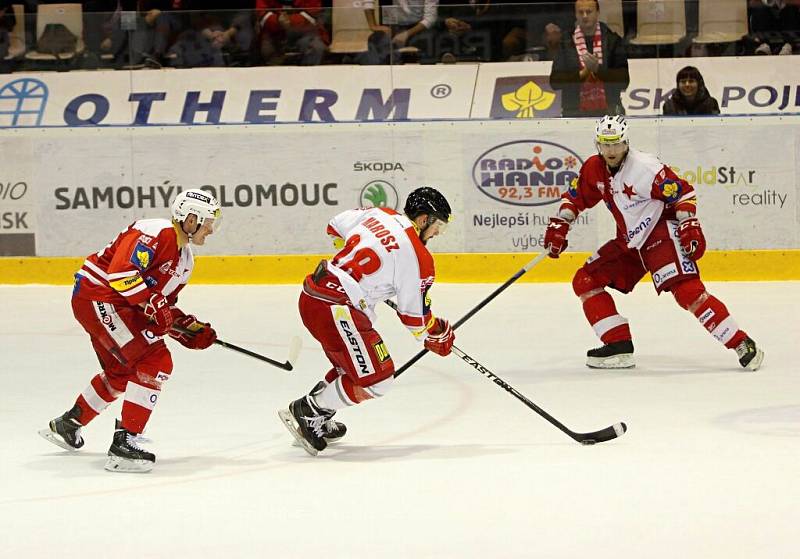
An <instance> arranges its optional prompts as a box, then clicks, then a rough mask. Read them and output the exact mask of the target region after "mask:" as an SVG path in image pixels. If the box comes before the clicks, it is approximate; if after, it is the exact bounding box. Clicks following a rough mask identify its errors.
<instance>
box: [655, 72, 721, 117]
mask: <svg viewBox="0 0 800 559" xmlns="http://www.w3.org/2000/svg"><path fill="white" fill-rule="evenodd" d="M663 112H664V114H665V115H718V114H719V104H718V103H717V100H716V99H714V98H713V97H711V94H709V93H708V90H707V89H706V84H705V82H704V81H703V76H702V75H701V74H700V70H698V69H697V68H695V67H694V66H686V67H685V68H681V70H680V71H679V72H678V76H677V78H676V87H675V91H673V92H672V96H670V98H669V99H667V100H666V101H664V107H663Z"/></svg>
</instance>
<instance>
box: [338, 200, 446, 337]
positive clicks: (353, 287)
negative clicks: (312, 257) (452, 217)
mask: <svg viewBox="0 0 800 559" xmlns="http://www.w3.org/2000/svg"><path fill="white" fill-rule="evenodd" d="M329 225H330V227H331V228H332V229H333V230H334V231H335V232H336V233H337V234H338V235H339V236H341V237H343V238H344V239H345V246H344V248H343V249H342V250H341V251H340V252H339V253H338V254H337V255H336V257H335V258H334V259H333V261H332V262H331V267H330V268H331V271H332V272H333V273H334V274H336V276H337V277H338V278H339V280H340V281H341V283H342V287H344V289H345V291H346V292H347V295H348V298H349V299H350V301H351V302H352V303H353V305H354V306H356V307H357V308H360V309H361V310H362V311H364V312H365V313H366V314H367V316H369V317H370V320H373V321H374V320H375V318H376V315H375V312H374V309H375V305H377V304H379V303H382V302H383V301H384V300H386V299H389V298H392V297H397V305H398V313H399V314H401V317H402V316H409V317H412V318H414V319H415V320H412V322H414V323H415V324H414V327H415V329H418V328H419V323H421V322H424V321H423V317H424V315H425V313H426V308H425V301H424V299H425V292H426V290H427V287H428V286H430V284H432V283H433V265H432V262H433V260H432V258H431V256H430V253H429V252H428V251H427V249H426V248H425V247H424V246H423V245H422V243H421V241H419V237H418V236H417V233H416V232H415V230H414V227H413V224H412V223H411V220H410V219H408V217H406V216H404V215H401V214H397V213H394V212H388V211H385V210H382V209H379V208H369V209H359V210H348V211H345V212H342V213H340V214H339V215H337V216H335V217H334V218H333V219H332V220H331V221H330V223H329ZM404 322H406V320H405V319H404ZM407 326H409V328H411V326H410V325H409V324H407Z"/></svg>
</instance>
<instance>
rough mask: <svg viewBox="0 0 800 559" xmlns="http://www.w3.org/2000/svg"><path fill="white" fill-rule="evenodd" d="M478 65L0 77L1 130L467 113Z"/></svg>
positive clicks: (461, 115) (412, 117) (421, 117)
mask: <svg viewBox="0 0 800 559" xmlns="http://www.w3.org/2000/svg"><path fill="white" fill-rule="evenodd" d="M477 71H478V67H477V66H474V65H457V66H449V67H447V68H446V71H445V69H444V68H443V67H440V66H398V67H390V66H347V67H341V66H314V67H298V66H293V67H281V68H276V67H255V68H199V69H187V70H159V71H136V72H119V71H113V70H112V71H94V72H91V73H86V72H42V73H28V74H24V73H16V74H6V75H3V76H2V77H0V127H2V126H5V127H21V126H108V125H122V126H131V125H133V126H156V125H171V126H181V125H182V126H188V125H194V124H243V123H244V124H248V123H249V124H272V123H276V122H340V121H351V122H352V121H386V120H399V121H405V120H431V119H454V118H467V117H468V116H469V110H470V104H471V102H472V96H473V89H474V84H475V76H476V74H477Z"/></svg>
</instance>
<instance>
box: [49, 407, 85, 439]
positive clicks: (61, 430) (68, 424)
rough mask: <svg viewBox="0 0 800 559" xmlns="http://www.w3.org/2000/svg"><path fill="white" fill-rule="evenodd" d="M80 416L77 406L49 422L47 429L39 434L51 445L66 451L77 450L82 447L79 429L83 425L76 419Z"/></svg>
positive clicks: (79, 409)
mask: <svg viewBox="0 0 800 559" xmlns="http://www.w3.org/2000/svg"><path fill="white" fill-rule="evenodd" d="M80 415H81V408H79V407H78V404H75V405H74V406H72V409H71V410H69V411H68V412H66V413H65V414H64V415H62V416H61V417H56V418H55V419H53V420H51V421H50V428H49V429H42V430H41V431H39V434H40V435H41V436H42V437H44V438H45V439H47V440H48V441H50V442H51V443H53V444H54V445H58V446H60V447H61V448H63V449H66V450H78V449H79V448H80V447H82V446H83V437H82V436H81V427H83V425H82V424H81V422H80V421H78V418H79V417H80Z"/></svg>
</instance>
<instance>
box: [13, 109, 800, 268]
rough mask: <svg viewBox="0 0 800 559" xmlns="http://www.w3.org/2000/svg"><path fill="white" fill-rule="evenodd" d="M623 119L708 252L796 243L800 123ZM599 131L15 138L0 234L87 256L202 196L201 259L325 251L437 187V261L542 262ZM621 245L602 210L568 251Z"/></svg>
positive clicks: (178, 130)
mask: <svg viewBox="0 0 800 559" xmlns="http://www.w3.org/2000/svg"><path fill="white" fill-rule="evenodd" d="M629 124H630V137H631V142H632V146H633V147H635V148H637V149H641V150H644V151H650V152H654V153H657V154H659V155H660V156H661V157H662V159H663V161H664V162H665V163H667V164H669V165H671V166H673V168H674V169H675V171H676V172H677V173H678V174H679V175H680V176H682V177H684V178H686V179H687V180H688V181H690V182H692V183H693V184H694V185H695V187H696V188H697V191H698V199H699V209H698V215H699V217H700V218H701V221H702V223H703V225H704V229H705V231H706V235H707V237H708V239H709V247H710V248H712V249H775V248H798V247H800V239H798V231H799V230H800V227H798V203H797V193H798V182H797V171H796V169H797V159H798V155H797V149H796V146H797V145H800V143H798V142H800V140H798V126H797V118H796V117H795V118H791V117H761V118H759V119H757V120H754V119H752V118H735V117H728V118H716V119H696V120H691V119H690V120H683V119H679V120H674V119H673V120H670V119H665V120H660V119H652V118H634V119H631V120H630V121H629ZM593 130H594V122H593V121H590V120H583V119H580V120H560V119H551V120H546V119H545V120H540V121H532V122H528V121H519V120H515V121H484V122H433V123H431V122H428V123H415V122H406V123H369V124H366V123H364V124H344V123H342V124H336V125H329V124H304V125H271V126H245V125H242V126H220V127H216V126H201V127H197V126H196V127H163V128H162V127H134V128H115V127H108V128H105V127H92V128H82V129H75V128H56V129H53V130H50V131H49V132H48V133H47V134H42V132H41V131H35V130H30V129H28V130H25V129H17V130H14V131H11V132H10V133H9V134H6V135H4V136H2V137H1V138H0V153H2V156H0V157H2V158H3V159H2V161H3V164H4V171H5V176H4V178H3V183H2V190H0V216H2V217H0V224H3V229H2V230H0V233H6V232H11V233H15V234H16V233H23V234H27V235H33V234H34V233H35V238H36V254H37V255H39V256H77V255H84V254H87V253H89V252H91V251H96V250H99V249H100V248H101V247H102V246H104V245H105V244H106V243H107V242H108V241H110V240H111V239H112V238H113V237H114V235H115V234H116V233H117V232H118V231H120V230H121V229H122V228H124V227H125V226H127V225H128V224H129V223H130V222H132V221H134V220H135V219H139V218H144V217H159V216H161V217H168V216H169V205H170V203H171V201H172V200H173V199H174V197H175V195H176V194H177V193H178V192H179V191H180V190H181V189H186V188H203V189H206V190H208V191H210V192H212V193H213V194H214V195H215V196H217V197H218V198H219V199H220V201H221V203H222V206H223V215H224V221H223V227H222V229H221V231H219V232H218V233H216V234H215V235H214V237H213V242H212V241H210V242H209V243H208V244H207V245H206V247H204V248H203V249H202V250H203V253H205V254H312V253H320V252H323V253H324V252H330V250H331V245H330V243H329V240H328V239H327V237H326V235H325V233H324V232H325V227H326V224H327V222H328V220H329V219H330V218H331V217H332V216H333V215H335V214H336V213H338V212H341V211H344V210H346V209H350V208H353V207H361V206H384V207H390V208H394V209H399V210H402V203H403V201H404V199H405V197H406V195H407V194H408V192H410V191H411V190H412V189H414V188H416V187H418V186H421V185H430V186H435V187H436V188H439V189H440V190H442V192H444V193H445V194H446V196H447V197H448V199H449V200H450V202H451V205H452V206H453V210H454V214H455V221H454V222H453V223H452V224H451V226H450V227H449V228H448V232H447V235H445V236H443V237H441V238H437V239H436V246H434V247H432V248H433V249H434V250H435V251H439V252H533V251H538V250H540V249H541V245H542V240H543V234H544V229H545V227H546V224H547V219H548V218H549V217H550V216H551V215H554V214H555V212H556V211H557V208H558V204H559V196H560V195H561V193H562V192H564V190H565V189H566V187H567V185H569V183H570V181H572V180H573V179H574V178H575V177H576V176H577V174H578V172H579V169H580V166H581V164H582V163H583V162H584V161H585V160H586V158H587V157H589V156H590V155H591V154H593V153H594V151H595V148H594V145H593V134H594V132H593ZM6 225H8V227H5V226H6ZM613 236H614V225H613V222H612V221H611V218H610V216H609V212H608V211H607V210H606V209H605V207H604V206H602V204H601V205H599V206H598V207H596V208H593V209H592V210H590V211H588V212H586V213H584V214H582V215H581V216H580V217H579V220H578V222H577V223H576V225H575V226H574V228H573V230H572V231H571V233H570V248H571V249H572V250H580V251H591V250H593V249H594V248H596V247H597V246H598V245H599V244H600V243H602V242H603V241H605V240H607V239H609V238H611V237H613Z"/></svg>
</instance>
